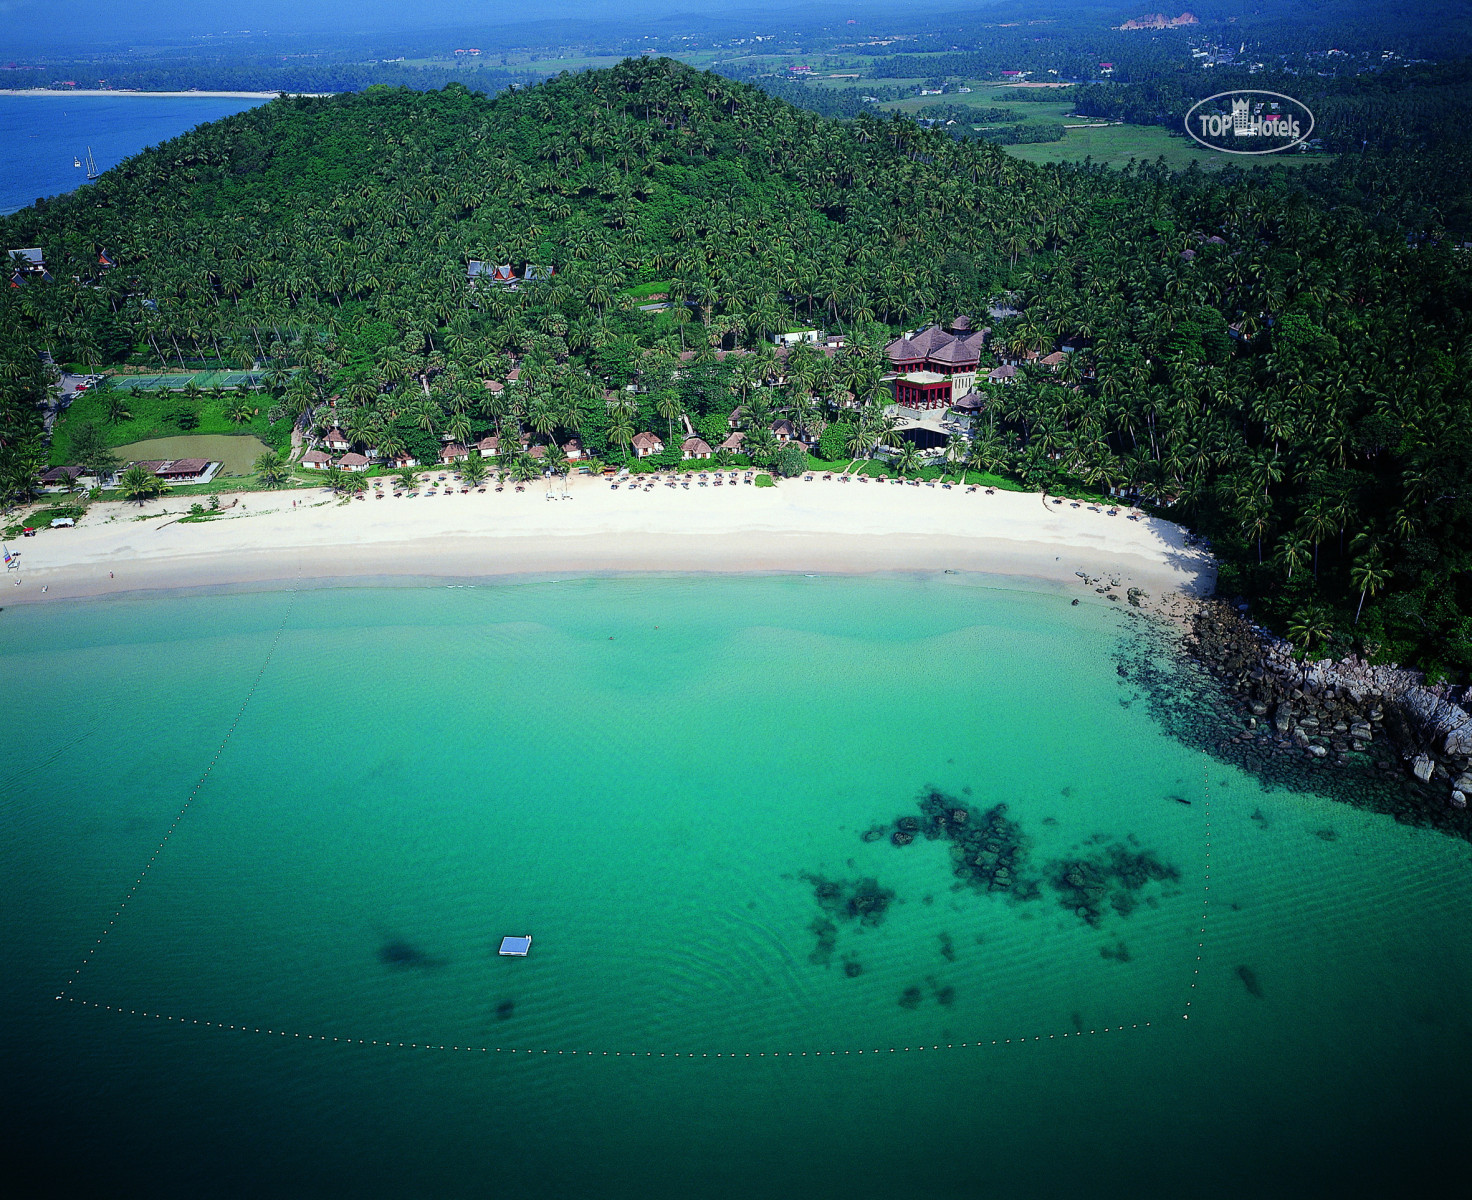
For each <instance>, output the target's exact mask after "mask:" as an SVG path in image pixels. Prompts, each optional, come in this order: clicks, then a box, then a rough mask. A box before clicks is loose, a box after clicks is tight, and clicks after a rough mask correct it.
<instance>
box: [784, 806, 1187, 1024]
mask: <svg viewBox="0 0 1472 1200" xmlns="http://www.w3.org/2000/svg"><path fill="white" fill-rule="evenodd" d="M1071 791H1072V789H1071V788H1064V789H1063V794H1064V796H1065V797H1066V796H1068V795H1069V794H1070V793H1071ZM970 793H971V789H970V788H969V787H968V788H963V789H962V794H963V795H966V796H969V795H970ZM1170 799H1173V800H1179V799H1181V798H1180V797H1175V796H1172V797H1170ZM916 806H917V808H918V809H919V813H918V815H916V814H914V813H904V814H901V815H900V816H898V817H896V818H895V819H894V820H892V821H890V822H888V823H887V824H883V825H873V826H870V827H869V828H868V829H866V830H864V831H863V833H861V834H860V835H859V837H860V840H862V841H863V842H865V843H867V844H870V845H875V844H878V843H881V842H883V841H885V840H886V839H887V840H888V841H889V843H890V845H892V846H895V847H897V848H899V849H901V850H903V851H904V853H906V854H914V853H916V851H914V850H906V849H904V848H905V847H907V846H911V845H914V844H915V843H916V842H917V840H919V839H923V840H925V841H930V842H935V841H944V842H946V843H947V844H948V847H949V851H950V860H951V873H952V875H953V876H954V877H955V878H956V879H957V880H958V881H959V882H958V883H957V884H956V885H955V887H953V888H952V891H956V890H960V889H963V888H970V889H971V890H973V891H976V892H984V893H987V894H988V895H996V894H999V893H1000V894H1001V895H1003V896H1005V897H1006V898H1007V900H1008V901H1009V902H1010V903H1014V904H1025V903H1027V902H1029V901H1033V900H1037V899H1040V898H1041V897H1042V895H1043V892H1044V889H1049V890H1051V891H1052V892H1053V894H1054V895H1055V896H1056V898H1057V901H1058V904H1059V905H1060V906H1061V907H1063V908H1065V909H1067V910H1068V911H1069V912H1071V913H1072V914H1073V915H1074V916H1076V917H1077V918H1078V919H1079V920H1080V921H1082V922H1083V923H1084V924H1086V925H1089V926H1092V927H1094V928H1099V927H1100V926H1102V925H1103V924H1104V922H1105V920H1106V919H1107V918H1109V917H1111V916H1113V917H1120V918H1123V917H1128V916H1129V915H1130V913H1132V912H1133V911H1134V910H1135V909H1136V908H1137V907H1138V906H1139V905H1140V904H1142V903H1143V904H1147V905H1152V906H1153V905H1154V904H1156V903H1157V902H1158V899H1159V896H1161V895H1169V894H1172V893H1171V892H1170V891H1168V888H1169V886H1170V885H1171V884H1174V883H1178V882H1179V881H1180V878H1181V872H1180V870H1179V869H1178V868H1177V867H1174V866H1172V865H1171V864H1169V863H1166V862H1163V861H1162V860H1161V859H1160V858H1158V857H1157V856H1156V854H1155V853H1154V852H1153V851H1151V850H1148V849H1137V848H1136V847H1138V845H1139V843H1138V840H1137V839H1136V838H1135V836H1134V835H1133V834H1130V835H1127V836H1126V837H1125V838H1124V839H1123V840H1114V841H1110V835H1109V834H1107V833H1096V834H1095V835H1094V836H1093V837H1091V838H1089V839H1088V840H1087V843H1086V845H1087V846H1088V847H1089V848H1088V849H1086V850H1085V849H1079V848H1075V851H1074V852H1073V853H1072V854H1070V855H1069V856H1068V857H1066V858H1063V859H1059V860H1056V861H1053V862H1049V863H1048V864H1047V865H1046V866H1045V867H1043V868H1042V869H1041V870H1036V869H1030V858H1031V849H1032V841H1031V839H1030V838H1029V837H1028V836H1027V834H1026V833H1025V832H1024V830H1023V828H1022V826H1021V824H1019V823H1018V822H1017V821H1015V820H1013V819H1012V817H1011V816H1009V815H1008V811H1007V805H1006V804H994V805H992V806H991V807H990V808H985V809H981V808H976V807H973V806H972V805H970V804H968V803H967V802H966V801H965V800H963V799H961V798H959V797H957V796H952V795H948V794H947V793H945V792H943V791H941V790H940V789H939V788H937V787H930V786H927V787H925V788H922V789H921V791H920V794H919V796H918V797H917V798H916ZM1056 823H1057V822H1056V821H1055V820H1054V819H1053V818H1051V817H1046V818H1044V819H1043V824H1045V825H1052V824H1056ZM849 865H850V866H852V865H853V860H852V859H851V860H849ZM801 878H802V879H804V880H806V881H807V882H808V883H809V884H811V885H812V888H813V899H814V900H815V901H816V902H817V905H818V908H819V910H820V913H819V915H818V916H817V917H815V918H814V919H813V921H812V923H811V924H810V925H809V926H808V929H809V931H810V932H811V933H812V934H813V935H814V938H815V945H814V947H813V951H812V953H811V954H809V955H808V960H809V961H810V962H812V963H814V964H817V965H819V966H829V965H831V964H832V962H833V957H834V955H835V954H836V953H837V951H838V935H839V928H840V926H842V925H844V924H858V925H860V926H874V925H878V924H879V923H880V922H881V921H883V920H884V917H885V915H886V914H887V913H888V911H889V908H890V905H892V904H894V903H895V902H896V901H897V896H896V894H895V892H894V890H893V889H891V888H886V887H883V886H881V885H880V883H879V881H878V880H877V879H875V878H873V877H865V878H860V879H854V880H844V879H828V878H825V877H823V876H821V875H815V874H812V873H809V872H804V873H803V874H802V875H801ZM1152 885H1154V887H1153V890H1149V889H1151V888H1152ZM931 900H932V897H931V896H929V895H927V896H925V898H924V902H925V903H927V904H928V903H930V902H931ZM1029 915H1031V914H1029V913H1024V914H1022V919H1027V917H1028V916H1029ZM936 937H937V940H938V942H939V949H940V956H941V958H943V959H944V960H945V961H946V962H948V963H953V962H955V961H956V958H957V953H956V944H955V939H954V938H953V937H952V936H951V934H949V933H940V934H937V935H936ZM983 940H984V939H983V938H981V937H977V938H976V941H977V942H978V943H980V942H982V941H983ZM1099 953H1100V954H1101V955H1102V956H1103V957H1105V958H1108V959H1113V960H1115V961H1117V962H1122V963H1127V962H1129V961H1130V953H1129V951H1128V950H1127V949H1126V948H1125V944H1124V942H1123V941H1116V942H1115V944H1114V945H1112V946H1105V947H1103V948H1102V949H1100V951H1099ZM840 961H841V962H842V964H843V970H844V974H845V975H847V976H848V977H849V978H851V979H852V978H856V977H857V976H859V975H861V974H862V973H863V967H861V966H860V965H859V964H858V962H857V961H855V960H854V957H853V955H852V954H845V955H843V956H842V958H841V959H840ZM931 986H932V989H933V990H934V991H935V994H936V999H937V1002H938V1003H940V1004H943V1005H950V1004H951V1003H953V1001H954V999H955V991H954V989H952V988H950V987H946V986H941V985H937V984H934V983H932V985H931ZM923 995H924V993H923V991H921V989H919V988H908V989H906V990H905V992H904V993H903V995H902V997H901V999H900V1006H901V1007H902V1008H913V1007H915V1006H916V1005H918V1004H919V1002H920V999H921V998H922V997H923Z"/></svg>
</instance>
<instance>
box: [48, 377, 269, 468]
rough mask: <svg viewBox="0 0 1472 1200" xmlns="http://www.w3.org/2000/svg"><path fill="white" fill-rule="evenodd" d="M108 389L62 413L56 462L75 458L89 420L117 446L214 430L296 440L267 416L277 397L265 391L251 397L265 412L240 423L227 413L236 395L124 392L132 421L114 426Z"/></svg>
mask: <svg viewBox="0 0 1472 1200" xmlns="http://www.w3.org/2000/svg"><path fill="white" fill-rule="evenodd" d="M105 394H106V393H105V392H99V391H93V392H83V393H82V394H81V395H80V396H78V397H77V398H76V399H75V400H73V401H72V403H71V406H70V407H69V408H68V409H67V410H66V412H64V413H62V415H61V417H60V418H59V419H58V420H57V422H56V428H55V429H54V430H53V432H52V437H51V463H52V464H53V465H55V466H60V465H63V464H65V463H69V462H71V453H72V433H73V431H74V430H76V429H77V428H78V427H80V426H82V425H85V424H87V423H88V422H91V423H92V424H94V425H96V426H97V427H98V428H99V429H101V430H102V431H103V433H105V434H106V435H107V440H108V443H109V444H110V445H113V446H126V445H128V444H130V443H132V442H145V441H150V440H152V439H154V438H164V437H175V436H178V435H179V434H195V435H200V434H210V433H230V434H242V433H245V434H254V435H255V436H256V437H258V438H260V440H261V441H263V442H265V443H266V444H267V445H268V446H276V447H278V448H279V447H285V446H287V445H289V444H290V441H291V428H290V425H289V424H288V423H287V422H285V421H282V422H278V423H277V426H276V427H273V426H272V425H271V423H270V422H269V421H267V420H266V410H267V408H269V406H270V404H271V398H270V396H269V395H267V394H266V393H264V392H257V393H254V394H253V395H252V397H251V402H252V404H253V405H255V406H257V407H258V409H259V411H258V412H257V413H256V415H255V416H254V417H252V418H251V420H249V421H247V422H244V423H243V424H239V425H237V424H236V423H235V422H234V421H232V420H230V418H229V417H227V416H226V415H225V406H226V405H227V404H228V403H229V402H230V401H231V400H232V399H233V398H234V397H233V396H226V397H224V398H223V399H220V400H216V399H213V398H212V397H209V396H200V397H197V398H196V399H194V400H190V399H188V398H187V397H185V396H183V395H181V394H179V393H177V392H153V393H145V394H144V395H142V396H129V395H127V393H126V392H124V393H123V399H124V402H125V403H126V404H127V407H128V412H129V413H130V414H131V416H130V417H129V418H128V420H126V421H119V422H118V423H117V424H116V425H113V424H110V423H109V422H108V419H107V407H106V405H105V403H104V401H103V397H104V395H105ZM191 417H193V418H197V424H195V426H194V427H193V428H192V429H186V428H184V427H183V424H181V418H182V419H183V422H184V424H187V423H188V421H189V419H190V418H191Z"/></svg>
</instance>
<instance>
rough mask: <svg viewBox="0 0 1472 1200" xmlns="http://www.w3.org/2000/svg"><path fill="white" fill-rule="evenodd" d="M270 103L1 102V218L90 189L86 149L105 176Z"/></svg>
mask: <svg viewBox="0 0 1472 1200" xmlns="http://www.w3.org/2000/svg"><path fill="white" fill-rule="evenodd" d="M264 103H266V101H264V100H227V99H223V98H220V97H209V96H179V97H172V96H139V95H116V96H0V146H4V147H5V153H4V155H0V214H3V213H12V212H15V211H16V209H19V208H25V207H26V205H28V204H34V203H35V202H36V200H37V199H38V198H39V197H49V196H56V195H59V194H61V193H62V192H70V191H72V190H74V189H76V188H78V187H83V186H85V185H86V182H87V172H86V170H85V169H84V168H79V167H76V166H74V165H73V163H74V161H75V160H76V159H81V160H82V162H83V163H86V161H87V147H88V146H91V147H92V157H93V158H94V159H95V160H96V162H97V168H98V170H99V171H106V170H107V169H108V168H110V167H115V166H117V165H118V163H120V162H122V161H123V159H125V158H128V157H130V156H131V155H134V154H137V153H138V151H140V150H143V149H146V148H147V147H149V146H156V145H158V143H159V142H163V141H167V140H168V139H169V138H172V137H178V136H179V135H180V134H181V133H185V132H187V131H188V130H190V129H193V128H194V127H195V126H196V125H202V124H204V123H205V122H206V121H217V120H219V119H220V118H221V117H228V116H230V115H231V114H232V113H238V112H244V111H245V110H246V109H248V108H255V107H256V106H257V105H259V104H264Z"/></svg>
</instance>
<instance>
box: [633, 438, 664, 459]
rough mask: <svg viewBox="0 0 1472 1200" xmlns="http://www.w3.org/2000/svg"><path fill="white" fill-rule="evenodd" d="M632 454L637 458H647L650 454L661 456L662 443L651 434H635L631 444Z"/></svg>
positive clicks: (662, 450)
mask: <svg viewBox="0 0 1472 1200" xmlns="http://www.w3.org/2000/svg"><path fill="white" fill-rule="evenodd" d="M632 445H633V447H634V454H635V455H636V456H637V457H639V458H648V457H649V456H650V455H651V454H663V453H664V443H663V442H662V441H660V440H659V439H658V438H657V437H655V436H654V434H652V433H636V434H634V440H633V443H632Z"/></svg>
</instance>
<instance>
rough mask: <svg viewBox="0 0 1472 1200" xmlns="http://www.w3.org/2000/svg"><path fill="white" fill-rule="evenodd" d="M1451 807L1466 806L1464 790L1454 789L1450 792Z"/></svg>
mask: <svg viewBox="0 0 1472 1200" xmlns="http://www.w3.org/2000/svg"><path fill="white" fill-rule="evenodd" d="M1452 807H1453V808H1466V807H1467V794H1466V793H1465V792H1461V791H1455V792H1453V793H1452Z"/></svg>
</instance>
